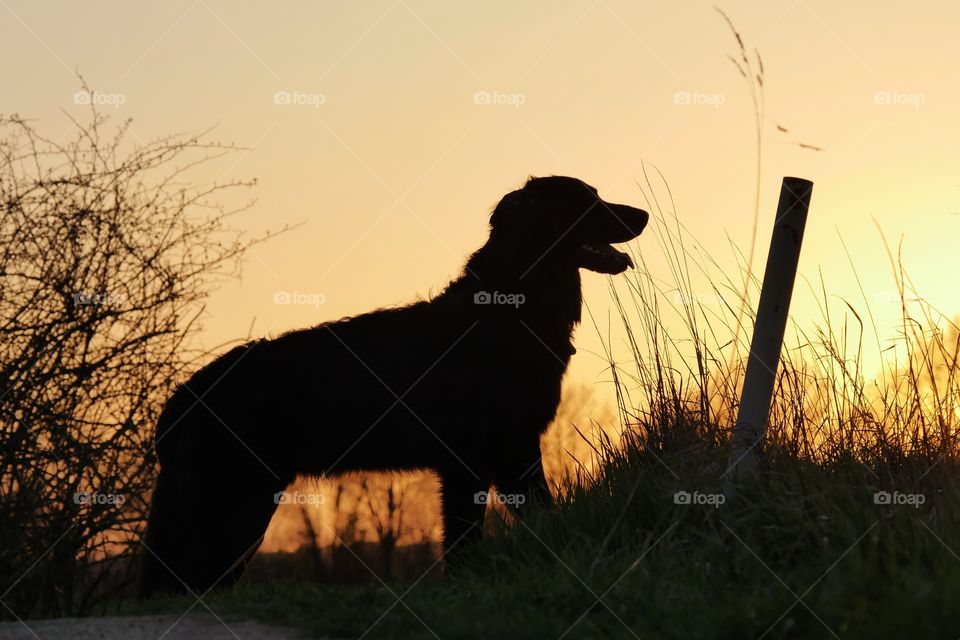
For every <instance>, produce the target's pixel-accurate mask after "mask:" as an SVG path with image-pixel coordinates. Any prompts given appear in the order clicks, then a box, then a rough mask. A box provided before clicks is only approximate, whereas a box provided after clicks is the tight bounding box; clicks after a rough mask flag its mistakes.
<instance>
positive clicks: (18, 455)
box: [0, 101, 251, 617]
mask: <svg viewBox="0 0 960 640" xmlns="http://www.w3.org/2000/svg"><path fill="white" fill-rule="evenodd" d="M91 103H93V101H91ZM68 117H69V116H68ZM70 119H71V121H72V124H73V129H72V133H71V134H69V138H68V139H67V141H65V142H60V141H59V140H56V139H52V138H48V137H46V136H44V135H42V134H41V133H40V132H38V131H37V129H36V128H35V127H34V125H33V124H32V123H31V122H29V121H27V120H24V119H23V118H20V117H18V116H16V115H13V116H0V292H2V293H0V594H2V600H3V602H4V604H6V605H7V608H0V615H2V616H4V617H10V616H12V615H16V616H18V617H27V616H48V615H63V614H83V613H88V612H91V611H94V610H96V609H97V608H98V607H99V606H100V605H101V604H102V603H103V602H104V601H105V600H106V599H107V598H109V597H111V596H112V595H115V592H116V591H118V590H119V591H122V590H123V589H124V587H125V585H126V584H127V582H128V581H129V579H130V578H132V575H131V574H132V568H131V565H132V564H133V563H131V562H130V559H131V557H132V556H133V555H134V553H135V552H137V550H138V548H139V546H138V544H137V542H138V539H139V534H140V532H141V529H142V523H143V520H144V514H145V510H146V505H147V500H146V498H147V495H148V493H149V491H150V489H151V486H152V482H153V478H154V464H155V461H154V456H153V453H152V433H153V424H154V422H155V418H156V416H157V413H158V409H159V408H160V406H161V403H162V401H163V400H164V399H165V398H166V397H167V395H168V394H169V392H170V390H171V388H172V385H174V383H175V382H177V381H178V380H179V379H180V378H181V376H182V375H183V374H184V373H185V372H187V371H189V370H190V369H191V368H192V367H193V366H194V361H195V359H196V358H197V357H198V356H200V355H201V354H200V353H199V352H198V351H197V350H195V349H190V348H189V346H190V344H191V340H190V338H191V336H192V335H193V334H194V332H195V331H196V330H197V329H198V326H199V325H198V317H199V314H200V312H201V310H202V306H203V302H204V300H205V299H206V298H207V296H208V295H209V294H210V292H211V291H212V290H213V287H214V286H215V284H216V282H217V281H218V277H219V276H224V275H231V274H235V273H237V270H238V269H239V261H240V259H241V257H242V256H243V254H244V251H245V249H247V247H248V246H249V245H250V242H249V241H247V240H244V239H243V238H242V237H241V236H240V235H239V234H238V233H236V232H233V231H231V230H230V229H229V228H228V227H227V218H228V216H230V215H231V213H233V212H235V211H236V210H238V209H227V208H224V207H222V206H219V205H218V204H217V203H216V200H217V199H218V198H217V197H218V196H219V195H220V194H221V193H222V192H224V191H226V190H233V189H235V188H237V187H247V186H250V185H251V183H249V182H224V183H213V184H203V185H190V184H189V183H188V182H186V181H187V180H188V179H189V177H188V176H189V171H190V170H191V169H194V168H195V167H197V166H198V165H202V164H204V163H205V162H208V161H210V160H211V159H213V158H215V157H217V156H220V155H223V154H227V153H231V152H234V151H235V148H233V147H230V146H225V145H219V144H215V143H211V142H207V141H205V135H200V136H192V135H172V136H168V137H164V138H160V139H157V140H154V141H151V142H148V143H146V144H140V145H134V144H132V143H130V142H128V137H129V136H128V133H129V127H130V122H129V121H126V122H122V123H119V124H117V125H110V124H108V121H107V120H108V119H107V118H106V117H104V116H103V115H101V114H100V113H98V112H97V110H96V108H95V107H93V106H91V108H90V113H89V119H84V121H83V122H81V121H79V120H76V119H73V118H72V117H71V118H70ZM249 204H250V203H249V202H248V201H246V200H245V201H244V202H243V203H242V204H241V205H240V207H239V208H240V209H242V208H245V207H246V206H248V205H249Z"/></svg>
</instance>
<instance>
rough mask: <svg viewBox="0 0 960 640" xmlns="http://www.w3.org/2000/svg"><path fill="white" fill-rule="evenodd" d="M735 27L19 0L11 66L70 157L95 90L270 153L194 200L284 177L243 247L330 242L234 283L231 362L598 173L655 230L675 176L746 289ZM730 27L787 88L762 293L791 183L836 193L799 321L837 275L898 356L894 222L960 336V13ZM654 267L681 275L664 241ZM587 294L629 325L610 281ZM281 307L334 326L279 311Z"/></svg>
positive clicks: (746, 170) (795, 18) (746, 119)
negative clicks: (85, 102) (556, 178)
mask: <svg viewBox="0 0 960 640" xmlns="http://www.w3.org/2000/svg"><path fill="white" fill-rule="evenodd" d="M712 4H713V0H711V1H710V2H706V1H699V0H696V1H691V2H683V3H674V2H633V1H628V0H603V1H601V2H597V3H593V2H569V3H557V2H546V1H537V2H523V3H515V2H506V1H499V2H487V3H483V4H475V3H440V2H425V1H422V0H403V1H401V2H392V1H388V0H384V1H383V2H364V3H347V2H323V3H316V2H291V3H281V4H270V3H234V2H228V1H226V0H201V1H199V2H193V1H192V0H180V1H176V2H167V3H153V4H141V3H137V4H123V3H121V4H117V3H109V4H90V3H57V4H56V5H47V4H43V3H32V2H27V1H26V0H8V2H7V3H5V4H4V9H3V10H0V12H2V13H5V19H4V20H3V22H2V24H0V51H2V54H3V56H4V59H5V60H8V61H11V60H12V61H16V63H13V64H7V65H5V74H4V80H3V81H4V85H5V86H4V104H3V110H4V111H6V112H17V113H20V114H21V115H23V116H25V117H30V118H36V119H39V121H40V122H39V126H40V128H41V130H42V131H45V132H46V133H48V134H49V135H51V136H54V137H55V136H56V135H57V134H58V133H60V132H63V133H62V135H64V136H66V135H69V123H68V121H67V120H66V119H65V118H64V117H63V115H62V114H61V113H60V110H66V111H67V112H68V113H70V114H73V115H76V116H78V117H82V116H83V113H84V107H83V106H81V105H76V104H74V100H73V94H74V92H75V91H77V89H78V88H79V82H78V80H77V78H76V77H75V76H74V71H75V70H78V71H79V72H80V73H81V74H83V76H84V77H85V78H86V80H87V82H88V83H89V84H90V86H91V87H92V88H93V89H95V90H96V91H98V92H101V93H102V94H103V95H105V96H122V100H120V99H114V100H113V102H114V103H118V102H122V104H119V105H118V106H116V107H115V108H114V107H113V106H109V104H108V106H107V107H106V108H105V111H106V112H108V113H110V114H114V115H115V118H116V119H117V120H118V121H119V120H120V119H123V118H127V117H132V118H134V125H133V129H132V132H133V134H134V136H135V137H136V138H140V139H143V140H147V139H150V138H154V137H156V136H159V135H163V134H166V133H169V132H173V131H184V130H188V131H200V130H203V129H206V128H207V127H209V126H211V125H216V130H215V132H214V135H215V137H217V138H219V139H221V140H224V141H230V142H234V143H236V144H237V145H240V146H244V147H252V149H251V150H250V151H240V152H237V153H236V154H234V155H233V156H231V157H227V158H224V159H223V160H221V161H218V162H217V163H215V164H214V165H211V166H210V167H209V168H207V169H204V170H203V172H198V173H197V174H196V175H195V176H194V179H195V180H221V181H222V180H229V179H245V178H250V177H256V178H258V180H259V185H258V186H257V187H256V189H255V192H254V195H255V197H256V198H257V199H258V202H257V204H256V206H254V207H253V208H252V209H250V210H248V211H246V212H244V213H242V214H240V215H239V216H237V217H236V218H235V224H236V226H237V227H239V228H244V229H249V230H251V231H252V232H257V231H262V230H264V229H267V228H270V229H274V230H275V229H278V228H280V227H282V226H283V225H284V224H297V223H303V226H301V227H300V228H299V229H297V230H296V231H295V232H292V233H289V234H286V235H283V236H281V237H279V238H277V239H275V240H273V241H271V242H269V243H268V244H266V245H264V246H261V247H257V248H255V249H254V251H253V253H252V255H251V259H250V260H249V261H248V263H247V264H246V267H245V271H244V274H243V278H242V280H239V281H230V282H227V283H225V284H224V286H223V288H222V289H221V290H220V291H219V292H218V293H217V294H216V296H215V297H214V298H213V299H212V301H211V304H210V305H209V314H208V315H207V317H206V318H205V330H204V334H203V336H202V338H203V341H204V343H205V344H207V345H216V344H220V343H222V342H224V341H226V340H229V339H233V338H237V337H242V336H246V335H247V334H248V331H249V330H250V326H251V322H253V329H252V334H253V335H270V334H276V333H279V332H281V331H284V330H287V329H291V328H295V327H302V326H306V325H310V324H314V323H318V322H321V321H325V320H331V319H336V318H339V317H341V316H344V315H349V314H355V313H359V312H363V311H366V310H369V309H372V308H376V307H380V306H388V305H393V304H399V303H404V302H407V301H410V300H412V299H413V298H414V297H416V296H417V295H421V296H425V295H428V294H429V292H430V291H437V290H438V289H440V288H442V287H443V286H444V285H445V284H446V282H447V281H448V280H449V279H450V278H451V277H454V276H455V275H456V274H457V273H458V272H459V270H460V268H461V266H462V264H463V262H464V259H465V257H466V256H467V255H468V254H469V253H470V252H471V251H473V250H474V249H475V248H476V247H478V246H479V245H480V244H481V243H482V242H483V241H484V239H485V234H486V224H487V214H488V212H489V210H490V208H491V207H492V206H493V204H494V203H495V202H496V201H497V200H498V198H499V197H500V196H501V195H502V194H503V193H505V192H507V191H509V190H511V189H513V188H515V187H516V186H517V185H519V184H520V183H521V182H522V181H523V180H524V179H525V177H526V176H527V175H528V174H534V175H545V174H570V175H575V176H578V177H581V178H583V179H585V180H587V181H589V182H591V183H593V184H595V185H596V186H598V187H599V189H600V192H601V194H602V195H603V196H604V197H606V198H607V199H608V200H611V201H622V202H628V203H634V204H639V205H640V206H643V200H642V198H641V196H640V193H639V190H638V188H637V187H636V185H635V184H634V181H635V180H636V181H641V182H642V181H643V175H642V172H641V165H640V163H641V161H643V162H646V163H649V164H650V165H655V166H656V167H657V168H659V170H660V171H661V172H662V173H663V174H664V176H665V177H666V179H667V181H668V182H669V185H670V188H671V190H672V193H673V195H674V197H675V200H676V205H677V213H678V215H679V216H680V218H681V220H683V221H684V223H685V224H686V225H687V226H688V227H689V228H690V229H691V231H692V233H693V234H694V236H696V237H697V238H699V239H700V240H701V241H702V242H703V244H704V246H705V248H706V250H707V251H708V252H709V253H710V254H711V255H713V256H714V257H715V258H716V260H717V261H718V262H719V263H720V264H721V265H726V266H728V267H729V268H730V269H731V270H732V269H734V260H733V254H732V252H731V250H730V248H729V246H728V243H727V237H729V239H730V241H732V242H733V243H735V244H736V245H738V246H739V247H740V248H741V249H742V250H743V251H746V249H747V245H748V243H749V237H750V232H751V225H752V220H753V185H754V177H755V169H756V164H755V163H756V155H755V152H756V149H755V146H754V144H755V143H754V131H755V129H754V116H753V106H752V103H751V100H750V97H749V91H748V87H747V84H746V83H745V81H744V79H743V78H741V77H740V76H739V75H738V73H737V71H736V69H735V68H734V66H733V65H732V64H731V63H730V61H729V60H728V59H727V57H726V55H727V53H733V52H734V51H735V50H736V49H735V43H734V42H733V39H732V37H731V35H730V33H729V31H728V30H727V28H726V25H725V24H724V23H723V21H722V19H721V18H720V16H719V15H718V14H716V12H715V11H714V10H713V8H712ZM723 9H724V10H725V11H726V12H727V13H728V14H729V15H730V17H731V18H732V19H733V20H734V22H735V23H736V25H737V27H738V29H739V30H740V32H741V33H742V34H743V36H744V38H745V40H746V43H747V45H748V48H750V49H752V48H753V47H756V48H758V49H759V50H760V52H761V54H762V56H763V61H764V66H765V72H766V73H765V78H766V82H765V85H766V86H765V90H766V91H765V96H766V105H765V109H766V115H767V116H768V118H769V120H768V121H767V122H766V123H765V138H764V139H765V144H764V147H763V165H762V170H763V182H762V189H761V205H760V207H761V209H760V214H761V215H760V226H759V230H758V246H757V253H756V255H757V259H756V261H755V266H756V267H757V268H758V269H761V271H762V264H763V259H764V257H765V255H766V241H767V238H769V232H770V228H771V225H772V222H773V220H772V219H773V212H774V210H775V207H776V198H777V193H778V190H779V183H780V178H781V177H782V176H784V175H797V176H802V177H806V178H809V179H811V180H813V181H814V182H815V189H814V195H813V203H812V208H811V212H810V219H809V223H808V227H807V236H806V240H805V245H804V249H803V257H802V261H801V267H800V269H801V276H802V277H803V278H805V279H806V281H809V283H810V286H808V285H807V284H806V282H805V281H804V280H801V281H800V282H798V286H797V297H796V299H795V303H794V308H793V311H794V315H795V317H796V319H797V321H798V322H799V323H800V324H805V323H806V322H808V321H809V320H810V319H814V318H816V316H817V311H816V309H817V307H816V304H815V303H814V302H813V298H812V296H811V295H810V288H811V287H812V288H813V289H815V290H816V289H819V279H820V274H821V273H822V274H823V278H824V280H825V282H826V284H827V287H828V289H829V292H830V293H831V294H835V295H838V296H843V297H846V298H848V299H850V300H851V301H854V302H856V301H858V300H862V298H863V296H865V297H866V298H867V300H868V301H869V302H870V303H871V304H872V305H873V309H874V313H875V315H876V319H877V323H878V333H880V334H881V335H880V336H879V338H880V340H881V341H883V340H885V339H886V337H888V336H889V335H892V334H893V333H894V332H895V330H896V323H897V319H898V314H899V303H898V302H896V303H895V302H893V301H894V300H895V287H894V284H893V279H892V276H891V266H890V263H889V261H888V259H887V254H886V251H885V249H884V247H883V244H882V242H881V239H880V234H879V232H878V230H877V227H876V226H875V224H874V221H876V223H877V224H878V225H879V227H880V228H882V229H883V231H884V233H885V234H886V237H887V239H888V240H889V241H890V243H891V245H892V246H893V247H894V248H896V246H897V245H898V243H899V242H900V240H901V238H902V239H903V261H904V263H905V264H906V266H907V268H908V270H909V272H910V274H911V276H912V278H913V282H914V284H915V285H916V287H917V289H918V291H919V293H920V294H921V295H923V296H924V297H925V298H926V299H928V300H929V301H930V302H932V303H933V304H934V305H935V306H936V307H937V308H938V309H940V310H941V311H943V312H944V313H945V314H947V315H954V314H956V313H958V312H960V301H958V297H960V296H958V292H957V284H956V274H957V272H958V268H960V252H958V251H957V249H956V246H955V245H956V242H957V233H958V231H960V162H958V160H960V120H958V118H957V113H960V94H958V92H957V89H956V87H957V83H956V79H957V77H960V46H957V34H956V28H955V27H956V24H957V23H958V20H960V5H956V4H953V3H944V2H937V3H908V4H902V5H891V4H887V5H883V6H877V5H874V6H871V7H870V8H869V10H867V9H865V8H864V7H863V5H862V4H859V3H847V4H844V3H835V2H828V1H826V0H804V1H801V2H794V1H793V0H777V1H774V2H767V3H757V2H748V1H746V0H731V1H728V2H724V3H723ZM277 92H286V93H285V94H280V95H279V97H278V96H277ZM478 92H486V93H481V94H480V95H479V96H478ZM682 92H686V93H682ZM678 96H679V97H678ZM684 96H688V97H689V100H687V99H685V98H684ZM321 103H322V104H321ZM775 123H779V124H781V125H783V126H785V127H786V128H787V129H789V133H782V132H779V131H778V130H777V128H776V126H775ZM797 142H807V143H812V144H816V145H820V146H822V147H824V148H825V150H824V151H820V152H817V151H811V150H806V149H801V148H799V147H798V146H797V145H796V143H797ZM658 195H659V196H663V195H664V192H663V191H662V190H661V191H658ZM841 237H842V239H843V242H842V243H841V240H840V238H841ZM844 243H845V245H846V251H849V254H850V259H849V260H852V261H853V263H854V265H855V266H856V269H857V272H858V274H859V277H860V280H861V283H862V286H863V291H864V293H863V295H861V293H860V289H859V287H858V285H857V282H856V280H855V278H854V276H853V273H852V271H851V268H850V264H849V260H848V257H847V254H846V251H845V249H844ZM638 246H639V248H640V251H642V252H643V253H644V255H645V256H647V257H648V259H649V266H650V269H651V270H652V271H653V272H654V274H655V275H656V270H657V269H658V268H662V267H663V265H664V262H663V261H662V260H661V259H660V258H659V256H658V252H657V250H656V245H655V243H654V242H653V238H652V237H649V236H647V235H644V236H642V237H641V238H640V239H639V244H638ZM584 286H585V298H586V300H587V302H588V304H589V305H590V309H591V311H592V312H593V314H594V316H595V317H596V318H598V322H600V323H603V324H605V323H606V318H607V317H608V313H609V309H610V302H609V299H608V296H607V293H606V282H605V279H604V278H603V277H601V276H599V275H595V274H589V273H588V274H585V275H584ZM278 292H291V293H293V292H298V293H302V294H308V295H307V297H301V299H302V300H304V301H313V302H317V301H319V300H321V299H322V300H323V303H322V304H276V303H275V296H276V294H277V293H278ZM310 295H313V296H314V297H312V298H311V297H309V296H310ZM577 343H578V348H579V354H578V355H577V356H576V357H575V359H574V363H573V366H572V369H571V373H570V376H571V378H572V379H573V380H575V381H577V382H583V383H588V384H589V383H592V382H595V381H597V380H600V379H604V376H603V370H604V367H605V364H604V362H603V359H602V358H599V357H597V356H596V355H594V354H599V353H602V349H601V346H600V341H599V339H598V337H597V335H596V331H595V330H594V329H593V327H592V326H590V324H589V323H585V325H584V326H583V327H582V328H581V329H580V331H579V333H578V336H577ZM876 364H879V362H877V363H876Z"/></svg>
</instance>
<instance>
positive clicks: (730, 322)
mask: <svg viewBox="0 0 960 640" xmlns="http://www.w3.org/2000/svg"><path fill="white" fill-rule="evenodd" d="M641 191H642V193H643V196H644V198H645V200H646V205H647V208H648V210H649V211H650V212H651V225H650V228H649V229H648V232H647V235H645V236H644V238H645V241H644V242H645V244H644V246H645V248H646V251H645V252H640V251H638V250H635V249H632V250H631V252H632V254H633V258H634V261H635V263H636V264H637V265H638V269H637V270H635V271H633V272H630V273H628V274H626V276H625V277H618V278H616V279H613V278H611V279H610V280H609V292H610V296H611V299H612V301H613V308H614V310H615V313H616V315H617V316H618V319H619V322H620V324H621V325H622V331H611V330H607V331H606V332H604V331H602V330H601V329H600V324H599V323H598V322H597V320H596V319H595V318H593V316H592V314H591V315H590V318H591V320H592V321H593V324H594V327H595V328H596V329H597V330H598V331H600V334H601V339H602V340H603V341H604V342H605V348H606V352H607V354H608V357H609V358H610V363H609V364H610V369H611V375H612V377H613V380H614V382H615V387H616V393H617V403H618V407H619V411H620V414H621V423H622V426H623V428H624V429H625V431H626V432H627V433H628V434H629V435H628V437H632V438H634V439H635V442H634V444H641V445H642V446H644V447H654V448H655V449H661V448H668V447H670V448H675V447H676V446H681V447H683V446H694V445H696V446H701V447H702V446H726V443H727V442H728V440H729V435H730V432H731V429H732V426H733V424H734V421H735V419H736V415H737V409H738V399H739V393H740V389H739V382H740V381H741V380H742V379H743V370H744V367H745V364H746V361H747V355H748V353H749V347H750V345H749V339H750V333H751V329H752V323H753V321H754V320H755V312H754V306H753V301H755V300H756V299H757V298H758V295H759V288H760V283H759V282H758V281H757V279H756V278H755V277H753V276H751V275H750V273H751V272H750V267H749V262H748V261H744V260H743V259H742V254H740V253H739V252H738V251H737V250H736V247H735V246H734V245H732V244H731V247H733V250H734V255H735V256H737V257H738V258H739V259H738V260H736V268H735V269H734V270H732V271H731V270H730V269H725V268H723V267H722V266H721V265H720V264H719V263H718V261H717V260H716V259H715V258H713V257H712V256H711V255H710V254H709V253H708V252H707V251H706V249H705V248H704V246H703V245H702V244H701V243H700V242H699V241H698V240H697V238H696V237H695V235H694V234H692V233H691V232H690V230H689V229H687V228H686V226H685V225H684V224H683V223H682V221H681V220H680V217H679V216H678V215H677V212H676V205H675V202H674V200H673V197H672V194H671V192H670V190H669V187H668V185H667V184H666V181H665V180H664V179H663V176H662V175H660V174H659V173H658V172H656V171H655V170H646V169H645V171H644V182H643V184H642V185H641ZM651 236H652V239H653V240H654V241H655V242H656V246H657V248H658V250H659V253H660V260H659V261H658V264H657V266H656V267H655V268H654V267H651V265H650V257H649V256H650V251H649V245H650V241H651ZM880 239H882V235H881V236H878V241H880ZM888 255H889V257H890V265H891V273H892V278H893V284H894V285H895V288H896V291H897V292H898V296H899V309H900V313H899V321H898V323H897V327H896V328H895V333H894V334H893V336H892V337H891V338H890V339H889V340H883V339H881V338H880V337H879V336H881V335H882V328H880V327H878V326H877V321H876V319H875V313H874V310H873V309H872V305H871V300H870V297H869V296H868V295H867V294H866V292H865V291H864V290H863V287H862V285H860V290H859V294H860V296H859V297H860V300H848V299H846V298H836V297H835V296H833V295H832V294H831V292H830V291H829V289H828V288H827V285H826V283H825V282H824V280H823V277H822V274H821V275H820V277H819V280H818V282H817V283H816V285H815V286H816V290H817V293H816V295H815V299H816V302H817V305H818V307H819V319H817V320H815V321H814V322H812V323H811V325H810V326H804V325H800V324H798V323H797V322H796V321H794V320H791V323H790V327H789V329H788V336H787V340H786V343H785V346H784V349H783V352H782V358H781V362H780V367H779V369H778V370H777V377H776V386H775V391H774V397H773V403H772V407H771V412H770V421H769V429H768V431H767V440H766V445H765V446H766V451H767V452H768V454H779V455H787V456H789V457H791V458H793V459H796V460H802V461H806V462H810V463H815V464H830V463H834V462H838V461H841V460H851V461H855V462H857V463H858V464H862V465H865V467H866V468H867V469H868V470H869V471H870V472H871V473H873V474H875V475H876V477H877V478H878V479H880V478H886V479H888V480H889V479H892V478H893V477H894V476H897V477H898V478H900V480H901V481H903V480H904V478H903V472H904V471H905V470H906V468H907V467H909V468H910V469H911V474H910V480H911V481H916V482H920V481H922V480H923V479H924V478H927V477H929V474H930V472H931V471H932V470H933V469H934V468H935V467H937V466H940V465H943V464H944V463H951V462H954V461H955V460H956V454H957V452H956V449H957V438H958V427H960V363H958V353H960V330H958V326H957V324H956V322H954V321H952V320H951V319H950V318H949V317H947V316H946V315H945V314H943V313H941V312H940V311H938V310H937V309H935V308H934V307H933V306H932V305H931V304H929V303H927V302H926V301H925V300H924V299H923V297H922V295H921V294H920V292H918V291H917V290H916V287H915V286H914V284H913V282H912V280H911V279H910V276H909V274H908V272H907V270H906V269H905V267H904V265H903V261H902V259H901V256H900V255H899V254H895V253H893V251H892V250H890V249H889V248H888ZM664 265H665V266H666V268H665V269H664ZM851 268H853V266H852V261H851ZM742 278H745V279H747V281H748V282H749V284H750V286H749V287H748V289H747V291H746V293H745V294H744V292H743V291H742V290H741V289H740V282H741V279H742ZM857 282H858V283H859V282H860V279H859V277H857ZM838 301H839V304H838ZM838 306H839V307H840V309H839V312H838V309H837V307H838ZM741 309H743V310H744V311H743V313H744V317H745V330H744V331H740V330H738V327H739V322H740V320H739V316H740V313H741ZM588 311H589V310H588ZM616 336H620V337H619V338H618V337H616ZM871 338H872V339H871ZM869 349H874V350H876V354H875V355H876V357H875V358H867V357H866V355H867V353H868V350H869ZM614 354H617V356H618V357H615V355H614ZM623 354H626V357H623V359H620V357H622V356H623ZM871 360H872V361H874V362H881V363H882V364H881V365H880V367H879V369H878V370H875V371H870V370H867V366H868V365H867V363H868V362H870V361H871ZM637 438H639V440H637Z"/></svg>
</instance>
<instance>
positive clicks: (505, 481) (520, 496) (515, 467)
mask: <svg viewBox="0 0 960 640" xmlns="http://www.w3.org/2000/svg"><path fill="white" fill-rule="evenodd" d="M494 484H495V485H496V487H497V493H498V494H499V495H498V496H497V500H498V501H500V502H502V503H503V504H505V505H507V506H508V507H510V510H511V511H512V512H513V513H514V514H515V515H517V516H520V515H522V513H523V511H524V507H525V506H527V505H529V504H530V503H531V502H532V501H539V502H547V503H549V502H550V499H551V496H550V488H549V486H548V485H547V477H546V474H545V473H544V471H543V459H542V458H541V455H540V443H539V438H538V439H537V440H536V441H535V442H533V443H529V446H527V447H518V448H516V449H514V450H513V451H512V453H511V455H509V456H507V458H506V459H505V460H504V461H503V463H502V464H501V467H500V469H499V470H498V472H497V474H496V477H495V478H494Z"/></svg>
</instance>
